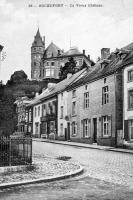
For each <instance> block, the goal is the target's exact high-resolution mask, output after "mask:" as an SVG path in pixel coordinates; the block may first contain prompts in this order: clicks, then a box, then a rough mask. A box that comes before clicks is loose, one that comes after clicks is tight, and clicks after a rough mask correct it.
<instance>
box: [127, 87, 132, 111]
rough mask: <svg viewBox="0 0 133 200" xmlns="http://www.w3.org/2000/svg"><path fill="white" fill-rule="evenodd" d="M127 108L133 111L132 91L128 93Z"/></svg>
mask: <svg viewBox="0 0 133 200" xmlns="http://www.w3.org/2000/svg"><path fill="white" fill-rule="evenodd" d="M128 108H129V109H133V90H129V91H128Z"/></svg>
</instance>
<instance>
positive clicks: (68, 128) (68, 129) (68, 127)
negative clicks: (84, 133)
mask: <svg viewBox="0 0 133 200" xmlns="http://www.w3.org/2000/svg"><path fill="white" fill-rule="evenodd" d="M67 140H70V122H68V123H67Z"/></svg>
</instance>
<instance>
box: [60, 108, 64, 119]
mask: <svg viewBox="0 0 133 200" xmlns="http://www.w3.org/2000/svg"><path fill="white" fill-rule="evenodd" d="M60 112H61V113H60V118H61V119H63V106H61V107H60Z"/></svg>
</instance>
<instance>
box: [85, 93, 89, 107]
mask: <svg viewBox="0 0 133 200" xmlns="http://www.w3.org/2000/svg"><path fill="white" fill-rule="evenodd" d="M84 108H89V92H86V93H84Z"/></svg>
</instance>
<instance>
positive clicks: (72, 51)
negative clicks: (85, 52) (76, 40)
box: [63, 47, 82, 56]
mask: <svg viewBox="0 0 133 200" xmlns="http://www.w3.org/2000/svg"><path fill="white" fill-rule="evenodd" d="M76 54H77V55H79V54H82V53H81V52H80V51H79V50H78V48H77V47H71V48H70V49H69V50H68V51H66V52H65V53H64V54H63V55H65V56H71V55H76Z"/></svg>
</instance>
